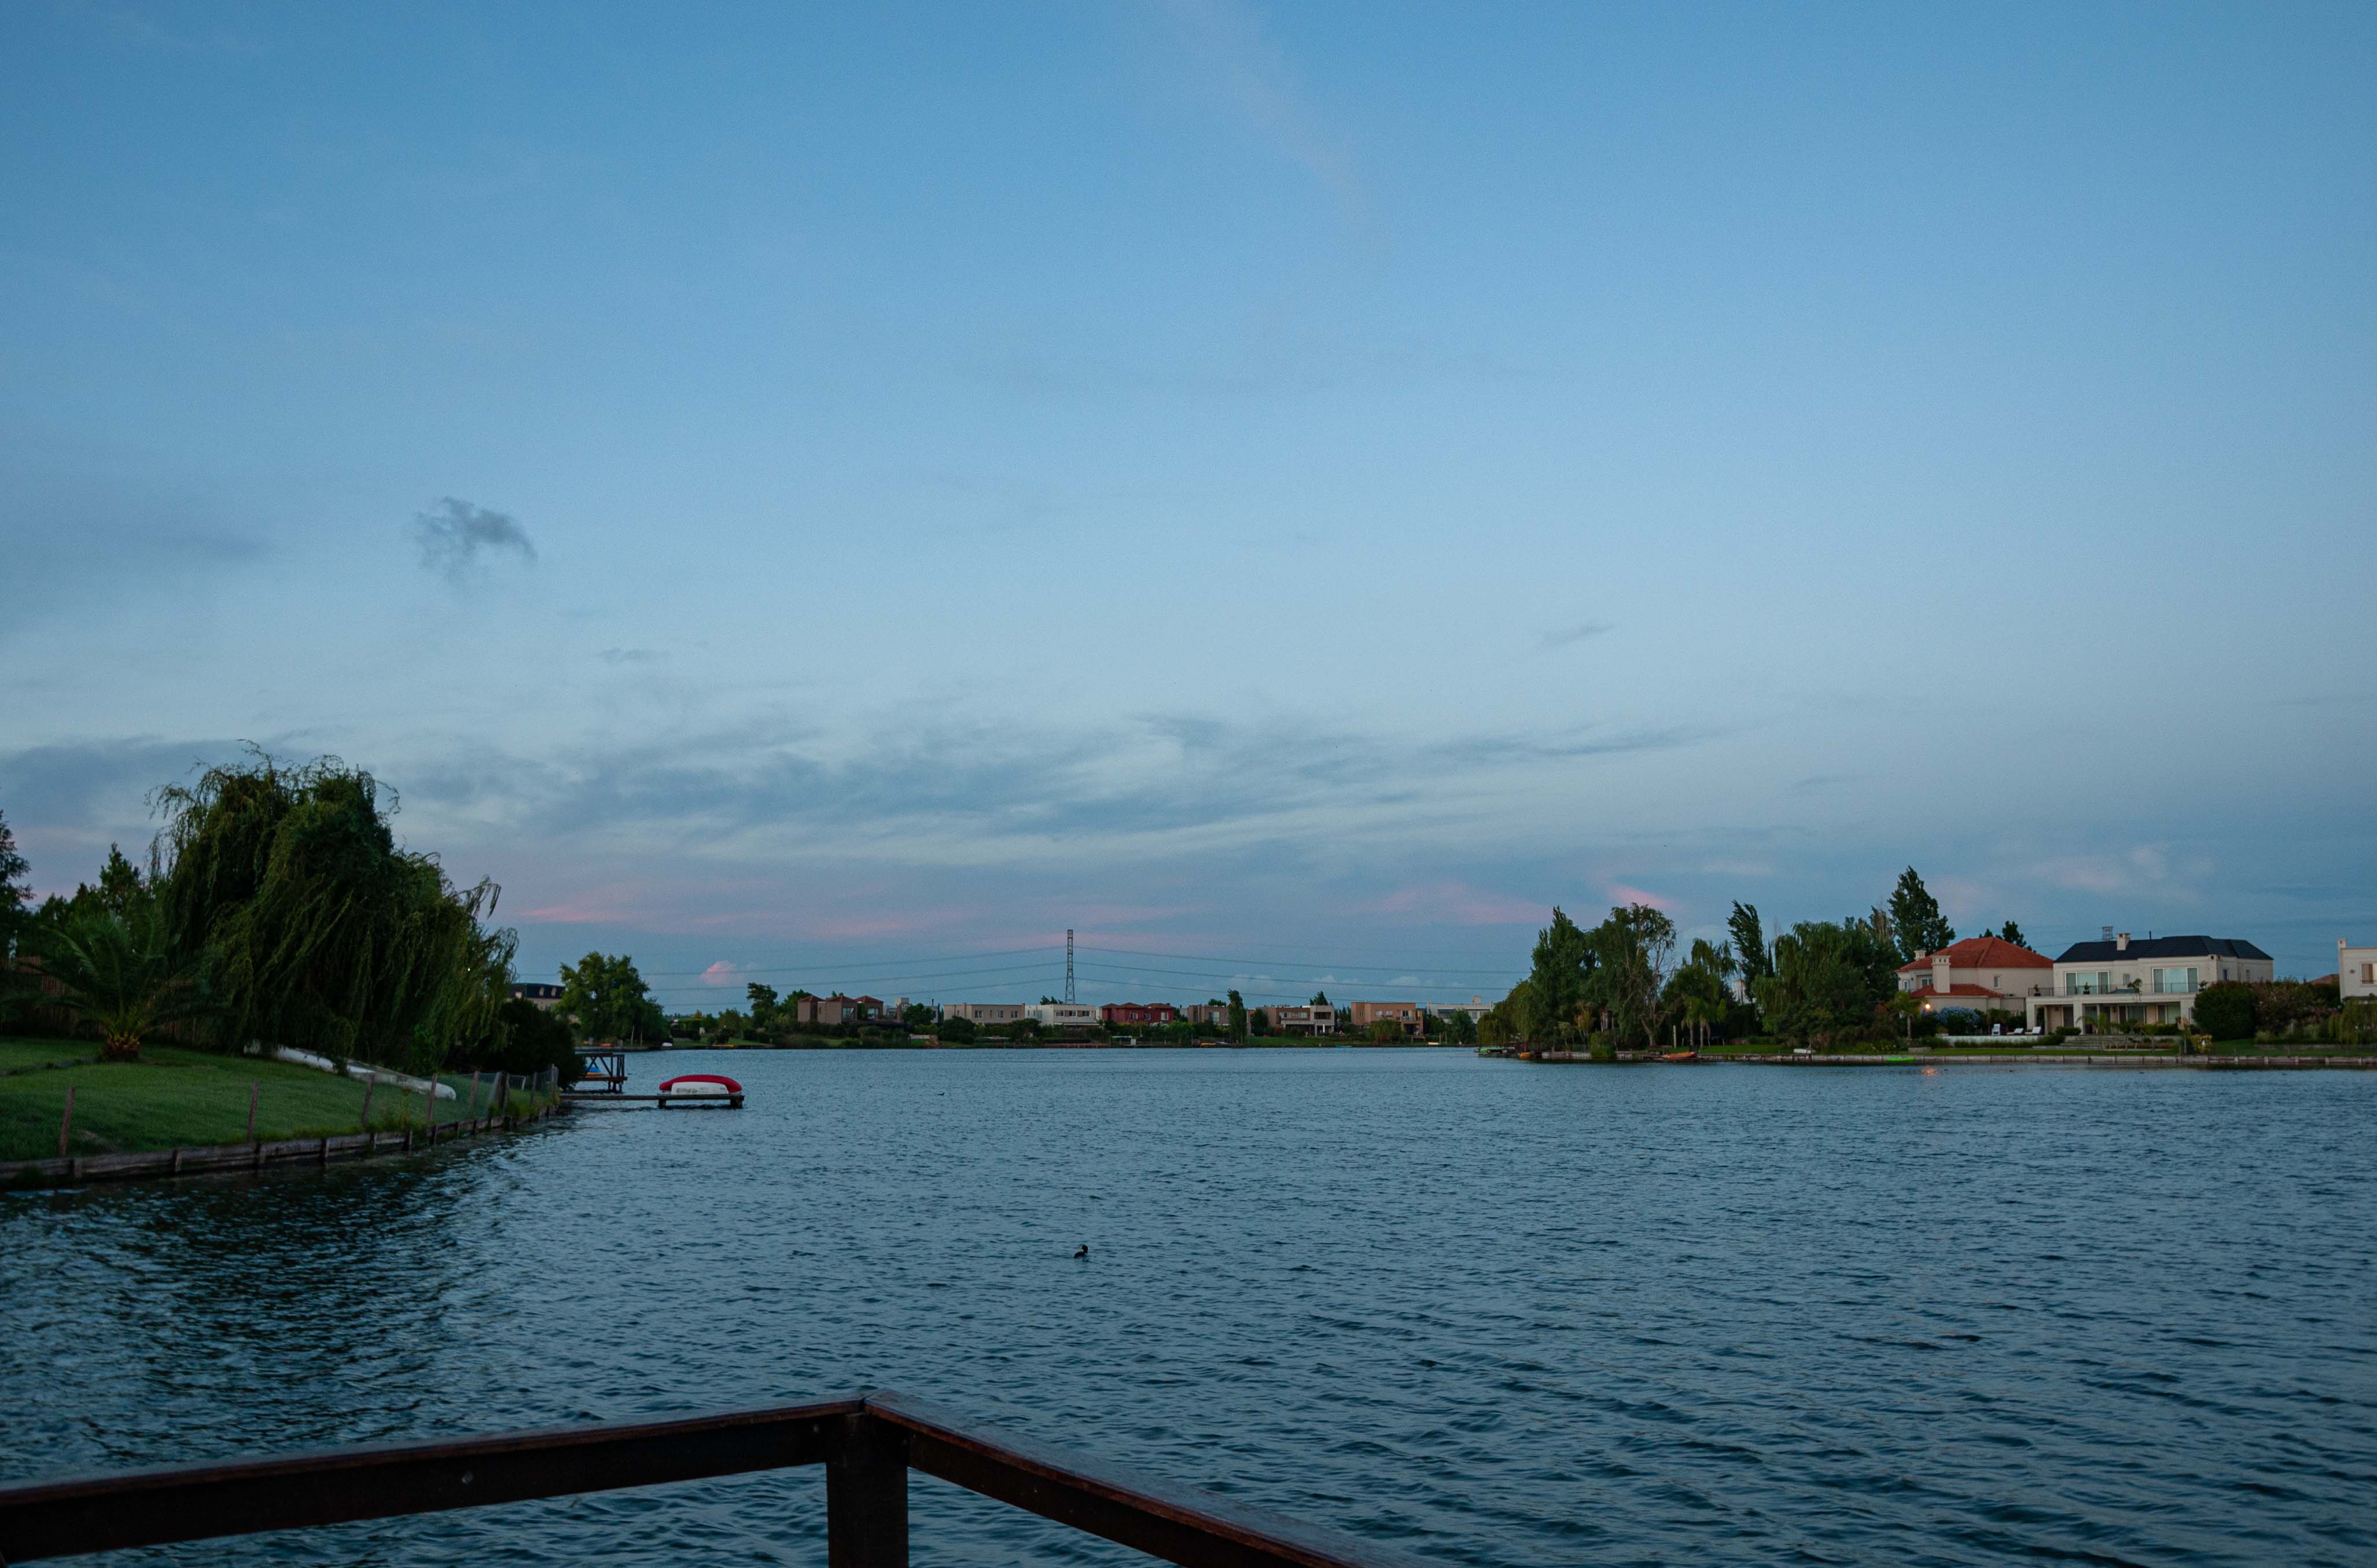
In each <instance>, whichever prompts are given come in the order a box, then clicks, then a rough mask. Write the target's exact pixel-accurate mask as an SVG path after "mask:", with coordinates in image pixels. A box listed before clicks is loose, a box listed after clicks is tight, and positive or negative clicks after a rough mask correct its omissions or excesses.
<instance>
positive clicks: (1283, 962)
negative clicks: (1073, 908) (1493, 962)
mask: <svg viewBox="0 0 2377 1568" xmlns="http://www.w3.org/2000/svg"><path fill="white" fill-rule="evenodd" d="M1081 951H1082V952H1112V953H1120V954H1122V955H1124V956H1126V957H1130V958H1180V959H1186V960H1188V961H1189V963H1191V964H1262V965H1269V966H1272V967H1274V968H1280V969H1379V970H1384V971H1386V972H1387V973H1389V974H1397V973H1410V972H1413V971H1417V972H1419V973H1422V974H1428V975H1472V976H1475V975H1512V974H1517V973H1519V972H1521V971H1523V970H1524V969H1525V967H1526V965H1524V964H1515V965H1511V966H1510V967H1507V968H1500V969H1445V968H1439V966H1437V965H1435V964H1337V963H1332V962H1330V961H1328V960H1325V959H1316V960H1313V961H1312V962H1309V963H1307V962H1305V961H1303V960H1301V959H1293V958H1225V957H1220V956H1217V955H1215V954H1212V953H1206V952H1155V951H1154V950H1153V949H1152V948H1137V947H1092V946H1090V945H1089V944H1088V943H1087V942H1084V943H1082V944H1081Z"/></svg>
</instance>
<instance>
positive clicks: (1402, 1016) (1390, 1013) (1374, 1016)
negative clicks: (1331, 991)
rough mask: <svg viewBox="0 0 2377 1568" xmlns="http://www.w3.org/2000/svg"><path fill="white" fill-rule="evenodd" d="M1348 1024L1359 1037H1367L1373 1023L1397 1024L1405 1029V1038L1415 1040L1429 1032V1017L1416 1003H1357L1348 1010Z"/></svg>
mask: <svg viewBox="0 0 2377 1568" xmlns="http://www.w3.org/2000/svg"><path fill="white" fill-rule="evenodd" d="M1345 1011H1346V1012H1347V1014H1348V1015H1349V1016H1348V1019H1347V1022H1348V1023H1351V1024H1352V1025H1353V1027H1354V1032H1355V1033H1356V1034H1357V1035H1367V1034H1368V1033H1369V1031H1370V1025H1371V1024H1373V1023H1395V1024H1400V1025H1402V1027H1403V1032H1404V1038H1405V1039H1414V1038H1416V1037H1417V1036H1419V1035H1423V1034H1426V1033H1427V1016H1426V1015H1425V1014H1424V1013H1422V1012H1421V1011H1420V1005H1419V1003H1417V1002H1415V1001H1357V1002H1354V1003H1352V1004H1350V1005H1349V1006H1348V1007H1347V1008H1346V1010H1345Z"/></svg>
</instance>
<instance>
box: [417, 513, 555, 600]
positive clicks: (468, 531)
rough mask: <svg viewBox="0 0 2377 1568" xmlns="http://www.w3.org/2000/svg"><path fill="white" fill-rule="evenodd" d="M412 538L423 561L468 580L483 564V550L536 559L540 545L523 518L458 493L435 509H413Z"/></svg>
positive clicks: (454, 577) (433, 568)
mask: <svg viewBox="0 0 2377 1568" xmlns="http://www.w3.org/2000/svg"><path fill="white" fill-rule="evenodd" d="M412 538H413V542H414V543H415V544H417V545H420V546H421V564H422V565H423V566H424V567H425V568H427V569H429V570H431V571H434V572H436V573H437V574H438V575H439V576H441V577H443V578H445V579H446V581H448V582H461V581H466V580H468V578H469V577H470V576H471V574H472V572H473V571H474V570H477V569H480V568H481V566H482V564H483V563H482V560H481V557H482V555H483V554H495V553H500V552H511V553H514V554H517V555H518V556H519V557H520V559H521V560H522V561H534V560H535V559H536V546H535V545H532V544H531V543H529V537H528V533H527V531H526V530H524V529H522V528H521V527H520V520H519V519H517V518H515V517H512V516H511V515H510V514H508V513H507V512H496V511H489V510H488V509H486V508H484V507H481V506H474V505H472V503H471V502H469V501H465V500H462V499H461V498H460V497H454V496H448V497H445V498H444V499H443V500H441V501H439V502H438V503H437V506H436V509H435V510H432V511H425V512H415V513H413V515H412Z"/></svg>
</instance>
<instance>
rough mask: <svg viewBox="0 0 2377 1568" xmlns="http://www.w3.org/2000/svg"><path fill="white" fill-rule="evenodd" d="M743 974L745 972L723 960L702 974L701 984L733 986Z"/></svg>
mask: <svg viewBox="0 0 2377 1568" xmlns="http://www.w3.org/2000/svg"><path fill="white" fill-rule="evenodd" d="M742 974H743V971H741V970H740V969H737V968H735V965H733V964H729V963H727V962H726V961H725V960H724V959H723V958H722V959H720V960H719V961H718V962H717V963H715V964H711V966H710V967H709V968H707V969H705V970H703V971H702V972H701V983H702V984H703V985H705V986H731V985H733V984H734V983H735V981H736V980H737V979H739V978H740V977H741V976H742Z"/></svg>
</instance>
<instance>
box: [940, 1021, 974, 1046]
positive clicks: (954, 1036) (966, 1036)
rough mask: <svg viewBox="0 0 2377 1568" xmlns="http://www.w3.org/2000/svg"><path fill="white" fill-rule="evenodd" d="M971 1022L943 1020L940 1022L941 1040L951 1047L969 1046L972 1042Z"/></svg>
mask: <svg viewBox="0 0 2377 1568" xmlns="http://www.w3.org/2000/svg"><path fill="white" fill-rule="evenodd" d="M973 1034H974V1030H973V1019H971V1018H944V1019H942V1020H941V1023H940V1035H941V1038H942V1039H943V1040H946V1041H948V1042H949V1043H950V1044H951V1045H957V1046H963V1045H970V1044H972V1043H973Z"/></svg>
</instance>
